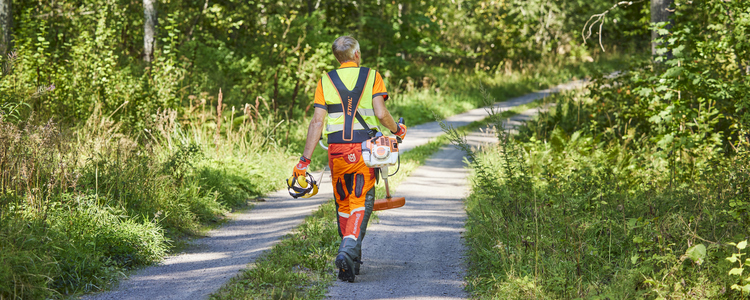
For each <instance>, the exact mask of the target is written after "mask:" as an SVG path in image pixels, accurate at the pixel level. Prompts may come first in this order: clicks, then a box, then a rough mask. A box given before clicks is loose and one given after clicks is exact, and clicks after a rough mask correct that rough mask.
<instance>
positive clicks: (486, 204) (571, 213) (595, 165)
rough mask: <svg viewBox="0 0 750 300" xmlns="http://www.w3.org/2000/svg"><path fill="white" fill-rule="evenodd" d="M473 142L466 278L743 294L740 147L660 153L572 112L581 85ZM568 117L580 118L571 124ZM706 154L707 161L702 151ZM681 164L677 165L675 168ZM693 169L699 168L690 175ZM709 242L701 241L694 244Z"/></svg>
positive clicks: (588, 290)
mask: <svg viewBox="0 0 750 300" xmlns="http://www.w3.org/2000/svg"><path fill="white" fill-rule="evenodd" d="M555 100H556V102H557V106H555V107H554V108H552V109H551V111H550V113H548V114H542V115H541V116H540V117H539V118H538V119H537V120H536V121H533V122H530V123H529V125H528V127H526V128H525V129H524V128H522V130H521V131H520V135H519V136H518V137H513V136H511V135H507V134H502V135H501V136H500V137H501V140H502V143H501V144H500V145H499V146H498V147H496V148H493V149H490V150H488V151H486V152H483V153H478V154H477V160H476V161H475V162H474V164H473V169H474V177H473V193H472V195H471V196H470V198H469V200H468V202H467V211H468V221H467V225H466V226H467V235H466V237H467V243H468V245H469V247H470V252H469V258H470V261H471V263H470V270H469V276H468V279H467V281H468V283H469V289H470V290H471V291H472V293H473V294H474V295H475V296H476V297H479V298H492V299H528V298H537V299H578V298H590V299H597V298H598V299H601V298H609V299H687V298H690V299H736V298H742V297H746V295H743V294H741V293H740V292H739V291H735V290H732V289H731V288H730V286H731V285H732V284H734V283H739V280H738V279H736V277H734V278H733V277H732V276H730V275H729V274H728V271H729V270H730V269H731V268H732V267H733V266H732V265H731V263H730V262H729V261H727V260H726V259H725V258H727V257H730V256H731V255H732V253H733V252H736V250H737V249H736V248H735V247H733V246H729V245H728V244H727V243H728V242H739V241H741V240H744V239H746V237H747V234H748V232H747V228H748V227H747V225H748V222H747V217H746V215H745V212H746V207H747V206H746V201H747V199H748V198H747V197H748V195H750V194H748V193H749V192H750V191H749V190H748V186H750V175H749V174H750V173H748V169H747V165H748V163H749V162H750V161H749V160H748V156H747V155H746V154H747V149H746V148H745V149H743V150H742V151H741V153H742V155H734V156H723V157H698V158H687V157H679V156H677V155H675V156H671V157H662V156H661V153H660V151H659V150H657V149H656V147H651V146H650V145H649V143H648V138H641V139H640V140H639V139H638V138H637V137H636V138H634V137H626V138H623V139H620V140H609V141H606V142H605V141H603V139H602V138H601V136H602V135H603V134H604V133H600V134H592V133H591V132H588V131H586V130H583V129H581V128H580V127H578V126H576V125H575V124H579V122H581V118H582V117H581V116H584V115H589V114H591V113H592V112H594V111H595V110H596V108H597V105H598V104H596V103H589V102H588V99H587V98H586V96H585V94H582V93H580V92H576V93H570V94H565V95H560V96H556V99H555ZM564 128H566V129H567V128H573V129H574V130H572V131H566V130H565V129H564ZM700 160H703V161H704V162H705V163H699V162H698V161H700ZM677 169H682V171H679V172H678V171H677ZM687 172H691V173H692V172H694V173H693V174H692V175H690V176H688V175H686V173H687ZM697 245H702V246H703V247H705V248H703V249H705V251H704V252H703V253H702V254H699V253H698V252H696V251H695V250H691V249H695V247H696V246H697Z"/></svg>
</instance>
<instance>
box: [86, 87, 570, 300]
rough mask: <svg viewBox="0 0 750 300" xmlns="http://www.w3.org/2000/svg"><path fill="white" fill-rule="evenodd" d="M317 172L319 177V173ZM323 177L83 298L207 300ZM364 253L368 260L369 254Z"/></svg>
mask: <svg viewBox="0 0 750 300" xmlns="http://www.w3.org/2000/svg"><path fill="white" fill-rule="evenodd" d="M582 85H583V82H582V81H573V82H569V83H566V84H562V85H558V86H556V87H554V88H550V89H546V90H542V91H538V92H534V93H530V94H526V95H524V96H521V97H516V98H512V99H509V100H508V101H504V102H498V103H496V104H495V105H494V107H495V109H496V111H505V110H508V109H511V108H513V107H515V106H517V105H523V104H526V103H529V102H531V101H534V100H536V99H540V98H543V97H545V96H547V95H549V94H552V93H557V92H559V91H563V90H570V89H573V88H576V87H580V86H582ZM487 115H488V113H487V110H486V108H478V109H474V110H471V111H468V112H466V113H462V114H459V115H455V116H452V117H449V118H447V119H446V120H445V123H446V124H449V125H452V126H454V127H460V126H465V125H468V124H469V123H471V122H473V121H478V120H482V119H484V118H485V117H486V116H487ZM442 134H443V132H442V131H441V129H440V125H439V123H438V122H431V123H426V124H420V125H416V126H410V127H409V133H408V135H409V136H408V138H407V139H405V140H404V143H403V144H402V145H400V146H401V147H400V148H401V150H402V151H408V150H410V149H413V148H414V147H417V146H419V145H423V144H426V143H428V142H429V141H431V140H432V139H434V138H436V137H438V136H440V135H442ZM315 175H316V177H317V176H319V175H318V173H316V174H315ZM325 178H330V177H329V174H326V175H324V180H323V183H322V184H321V187H320V192H319V194H318V195H317V196H315V197H312V198H309V199H292V198H291V197H289V193H288V192H287V191H286V189H283V190H280V191H276V192H273V193H271V194H269V195H268V196H267V197H266V198H265V199H266V201H265V202H259V203H256V204H255V206H254V207H253V208H252V209H251V210H249V211H244V212H239V213H233V214H230V215H229V218H230V219H231V221H230V222H228V223H227V224H225V225H224V226H222V227H220V228H217V229H214V230H211V231H210V232H208V234H207V235H208V237H205V238H201V239H196V240H194V241H193V242H192V245H191V246H190V247H188V250H186V251H184V252H182V253H178V254H176V255H172V256H169V257H166V258H165V259H164V260H163V261H162V262H161V263H159V264H157V265H154V266H150V267H146V268H143V269H140V270H137V271H135V272H134V273H133V274H132V275H130V276H129V278H128V279H123V280H122V281H121V282H120V283H119V285H117V286H116V287H114V288H113V289H112V290H111V291H107V292H102V293H98V294H90V295H85V296H83V297H81V299H93V300H105V299H206V298H208V296H209V295H210V294H211V293H213V292H214V291H216V290H217V289H219V288H220V287H221V286H222V285H223V284H224V283H225V282H226V281H227V280H229V279H230V278H231V277H233V276H235V275H237V273H238V272H239V271H240V270H242V269H244V268H246V267H247V264H249V263H252V262H254V261H255V259H257V258H258V257H259V256H260V255H261V254H262V253H263V252H264V251H265V250H268V249H270V248H271V247H272V246H273V245H275V244H276V243H277V242H278V241H279V239H281V238H282V237H283V236H284V235H285V234H287V233H289V232H290V231H292V230H293V229H294V228H296V227H297V226H298V225H299V224H300V223H301V222H302V221H303V220H304V218H305V217H306V216H308V215H310V214H311V213H312V212H313V211H314V210H315V209H317V208H318V207H319V206H320V205H321V204H322V203H324V202H325V201H326V200H327V199H329V198H330V195H332V194H333V192H332V188H331V185H330V182H329V181H328V180H325ZM364 257H365V259H367V257H368V256H364ZM366 267H369V266H368V265H365V268H366Z"/></svg>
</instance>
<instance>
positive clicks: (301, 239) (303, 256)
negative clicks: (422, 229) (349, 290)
mask: <svg viewBox="0 0 750 300" xmlns="http://www.w3.org/2000/svg"><path fill="white" fill-rule="evenodd" d="M540 103H541V101H534V102H531V103H529V104H526V105H520V106H517V107H515V108H513V109H511V110H508V111H505V112H502V113H500V114H498V115H495V117H499V118H508V117H511V116H513V115H515V114H518V113H520V112H522V111H525V110H527V109H530V108H534V107H537V106H538V105H539V104H540ZM485 104H488V105H489V104H491V103H485ZM492 121H493V120H491V119H490V118H488V119H486V120H482V121H477V122H473V123H471V124H469V125H467V126H464V127H460V128H454V130H455V132H457V133H459V134H466V133H468V132H470V131H473V130H477V129H478V128H480V127H482V126H486V125H487V124H489V123H491V122H492ZM449 143H450V140H449V136H448V135H441V136H439V137H437V138H436V139H434V140H433V141H431V142H429V143H427V144H425V145H421V146H417V147H415V148H414V149H412V150H410V151H408V152H406V153H403V154H401V166H400V170H399V172H398V173H396V175H394V176H393V177H389V179H388V180H389V184H390V185H391V188H392V189H394V190H395V191H398V184H399V183H401V182H402V181H404V180H405V179H406V178H408V177H409V174H411V172H412V171H414V170H416V169H417V168H418V167H419V166H421V165H423V164H424V163H425V161H426V160H427V159H428V158H429V157H430V156H432V155H433V154H435V153H437V152H438V151H439V150H440V148H442V147H443V146H445V145H448V144H449ZM323 184H326V183H323ZM384 197H385V188H384V186H383V185H382V184H381V185H378V186H376V190H375V198H376V199H382V198H384ZM407 201H409V200H408V199H407ZM336 218H337V215H336V209H335V201H334V200H333V199H331V200H329V201H328V202H326V203H325V204H323V205H321V206H320V208H318V210H317V211H315V212H314V213H313V215H312V216H310V217H307V218H306V219H305V221H304V222H303V223H302V224H301V225H300V226H299V227H297V228H296V229H295V231H294V232H292V233H290V234H289V235H287V236H286V237H284V239H283V240H282V241H281V242H280V243H279V244H277V245H275V246H274V247H273V248H272V249H271V250H270V251H269V252H267V253H266V254H264V255H263V256H262V257H261V258H259V259H258V260H256V261H255V262H254V263H252V264H249V265H248V268H247V269H246V270H245V271H243V272H242V273H240V274H239V275H238V276H237V277H235V278H233V279H231V280H230V281H229V282H228V283H227V284H226V285H225V286H224V287H222V288H221V289H220V290H219V291H217V292H216V293H214V294H213V295H212V296H211V299H214V300H219V299H324V298H325V294H326V291H327V289H328V286H330V284H331V282H332V281H333V280H335V278H336V274H337V273H336V269H335V268H334V265H333V263H332V261H333V260H334V259H335V257H336V255H337V254H338V248H339V244H340V242H341V240H340V238H339V236H338V229H337V226H338V225H337V223H336ZM370 222H377V212H375V213H374V214H373V218H371V219H370ZM363 268H367V265H364V266H363Z"/></svg>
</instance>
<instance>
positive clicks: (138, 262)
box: [0, 107, 290, 299]
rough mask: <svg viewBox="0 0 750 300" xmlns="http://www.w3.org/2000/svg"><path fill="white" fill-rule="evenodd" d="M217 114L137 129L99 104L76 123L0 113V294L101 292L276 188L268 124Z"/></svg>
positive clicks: (171, 114) (171, 116)
mask: <svg viewBox="0 0 750 300" xmlns="http://www.w3.org/2000/svg"><path fill="white" fill-rule="evenodd" d="M216 111H217V110H216V109H211V108H206V107H202V108H201V110H200V111H198V110H195V111H192V112H189V113H187V114H185V115H183V116H182V117H178V114H177V113H176V112H175V111H169V110H167V111H159V112H157V113H156V114H154V115H153V116H152V118H151V120H149V123H148V126H147V128H148V129H147V130H145V131H144V132H142V133H132V132H130V133H129V132H127V130H124V129H123V128H121V127H120V126H119V124H118V123H116V122H114V121H113V120H112V119H111V116H105V115H102V114H101V113H100V110H99V107H95V109H94V111H93V114H92V116H91V117H90V118H89V119H88V120H87V122H86V123H85V124H84V125H83V126H80V127H78V128H64V127H61V126H59V125H58V124H55V123H54V122H52V121H49V122H46V123H42V125H34V124H37V123H39V122H38V121H36V120H34V119H33V118H32V119H29V120H27V121H23V122H18V123H17V122H10V121H9V120H5V119H2V118H0V166H1V168H0V189H1V190H0V224H2V226H0V253H1V254H0V298H9V299H28V298H31V299H39V298H50V297H52V298H58V297H63V296H64V295H70V294H76V293H81V292H89V291H97V290H100V289H103V288H106V287H107V286H108V285H109V284H111V283H112V282H113V281H115V280H117V279H118V278H119V277H120V276H121V274H122V272H123V271H124V270H127V269H132V268H136V267H139V266H143V265H148V264H151V263H153V262H156V261H158V260H160V259H161V258H162V257H163V256H164V255H165V254H166V253H167V252H168V251H169V250H170V249H171V248H172V242H171V241H174V240H178V239H182V238H184V237H189V236H193V235H196V234H199V232H200V227H201V226H202V224H210V223H214V222H216V221H218V220H219V219H220V218H221V216H222V215H223V214H224V213H225V212H227V211H228V210H230V209H233V208H237V207H241V206H244V205H246V203H247V200H249V199H252V198H254V197H257V196H259V195H262V194H264V193H266V192H268V191H271V190H274V189H276V188H279V186H280V183H281V180H278V179H279V178H281V177H283V176H282V175H281V171H280V170H282V168H280V166H282V165H283V166H286V165H287V164H288V163H287V161H289V158H290V156H289V155H287V154H285V153H284V150H283V148H281V147H279V146H278V142H276V141H274V140H273V139H272V138H270V137H269V136H271V135H273V130H274V129H275V127H274V126H275V124H276V123H277V121H275V120H273V119H271V118H259V116H258V115H257V114H254V115H253V116H252V119H251V117H250V116H249V115H250V114H251V112H252V111H251V110H250V109H246V110H245V111H244V112H243V113H239V112H237V111H234V110H232V112H233V113H234V112H236V113H237V114H242V115H241V117H239V118H234V116H235V114H223V115H218V114H216ZM220 118H222V119H226V120H225V121H224V122H223V123H224V126H221V127H218V126H216V124H219V123H220V122H218V120H219V119H220ZM216 128H218V129H219V130H218V132H219V135H216V132H217V130H216ZM283 169H285V168H283ZM284 173H285V172H284Z"/></svg>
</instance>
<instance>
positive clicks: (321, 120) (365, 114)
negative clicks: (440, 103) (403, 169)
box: [293, 36, 406, 282]
mask: <svg viewBox="0 0 750 300" xmlns="http://www.w3.org/2000/svg"><path fill="white" fill-rule="evenodd" d="M332 49H333V55H334V56H335V57H336V60H337V61H338V62H339V63H340V64H341V66H340V67H339V69H337V70H334V71H331V72H328V73H327V74H326V75H324V76H323V78H322V79H321V80H320V81H318V87H317V88H316V90H315V100H314V101H315V104H314V106H315V112H314V113H313V118H312V120H311V121H310V126H309V127H308V129H307V141H306V143H305V150H304V151H303V152H302V157H300V160H299V163H297V165H295V167H294V171H293V172H294V174H293V176H294V177H295V178H297V177H299V176H304V175H305V173H306V172H307V166H308V165H309V164H310V157H311V156H312V154H313V150H315V146H316V145H317V143H318V140H319V139H320V136H321V134H322V135H323V136H326V137H327V139H328V165H329V167H330V169H331V179H332V180H331V183H332V184H333V190H334V197H335V198H336V210H337V211H338V225H339V236H340V237H341V245H340V246H339V253H338V255H337V256H336V267H337V268H338V269H339V275H338V277H339V279H341V280H343V281H349V282H354V276H355V275H358V274H359V265H360V264H361V263H362V262H361V253H362V239H364V237H365V230H366V229H367V222H368V221H369V219H370V214H371V213H372V208H373V205H374V203H375V189H374V188H373V187H374V186H375V180H376V173H375V170H374V169H372V168H369V167H367V166H366V165H365V163H364V160H363V159H362V149H361V144H362V142H363V141H365V140H367V139H369V138H370V137H371V135H372V134H373V132H372V131H377V130H379V126H380V125H382V126H384V127H385V128H387V129H388V130H390V131H391V133H393V134H395V135H397V136H400V137H401V138H402V139H403V138H404V136H405V135H406V126H404V125H403V124H397V123H396V122H395V121H394V120H393V117H392V116H391V114H390V112H388V109H386V107H385V101H386V100H388V92H387V91H386V89H385V84H384V83H383V78H382V77H381V76H380V74H379V73H378V72H377V71H375V70H372V69H369V68H365V67H360V61H361V58H362V54H361V52H360V50H359V42H357V40H355V39H354V38H352V37H350V36H342V37H339V38H337V39H336V40H335V41H334V42H333V47H332Z"/></svg>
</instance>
